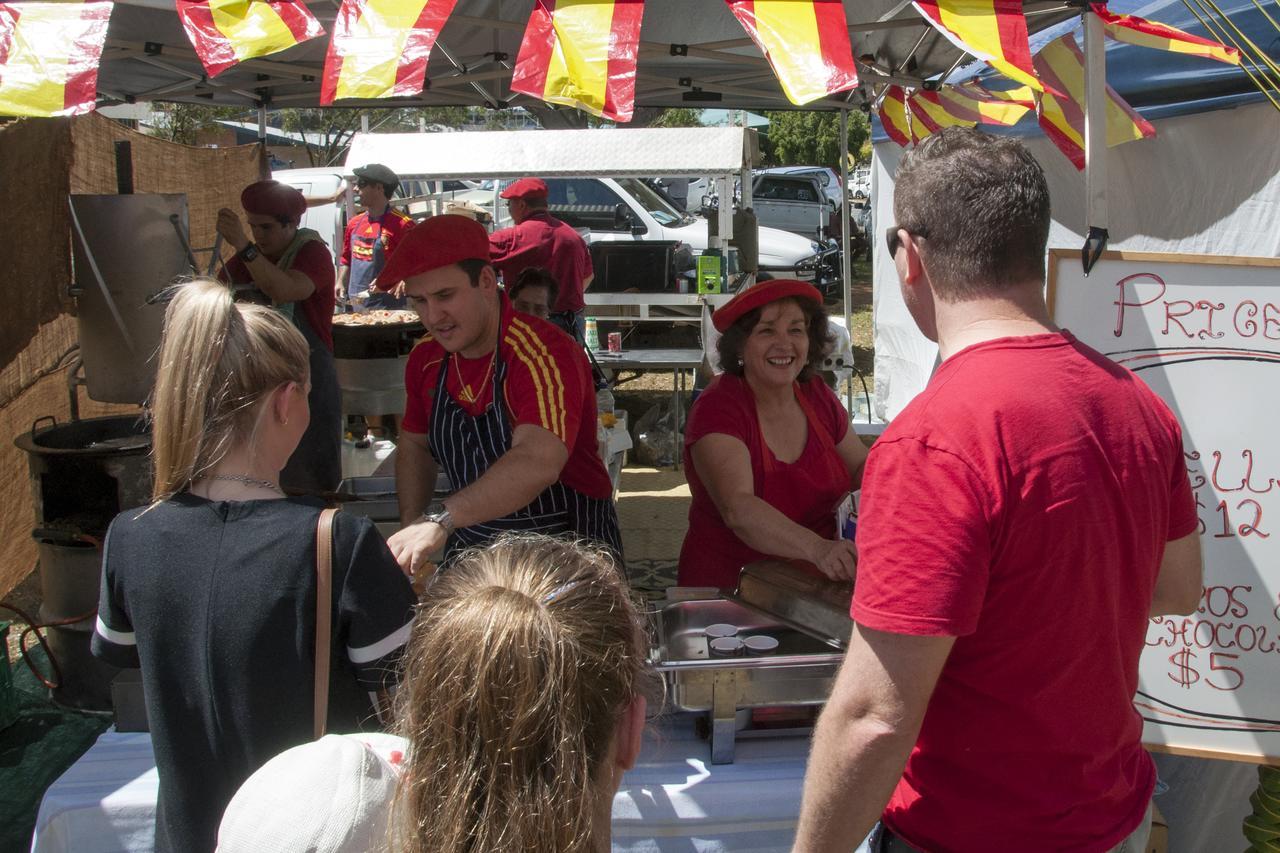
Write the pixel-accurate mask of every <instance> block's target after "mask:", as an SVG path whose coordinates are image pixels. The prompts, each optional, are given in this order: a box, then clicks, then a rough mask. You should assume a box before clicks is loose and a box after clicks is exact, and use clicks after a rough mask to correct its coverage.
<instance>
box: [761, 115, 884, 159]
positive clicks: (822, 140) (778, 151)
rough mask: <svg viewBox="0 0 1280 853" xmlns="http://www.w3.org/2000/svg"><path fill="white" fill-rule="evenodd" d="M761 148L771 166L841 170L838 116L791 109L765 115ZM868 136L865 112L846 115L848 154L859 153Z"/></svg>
mask: <svg viewBox="0 0 1280 853" xmlns="http://www.w3.org/2000/svg"><path fill="white" fill-rule="evenodd" d="M764 115H765V118H767V119H769V129H768V131H767V140H766V143H765V145H764V146H763V147H764V158H765V162H766V163H767V164H768V165H770V166H830V167H831V168H832V169H836V170H839V169H840V116H839V115H838V114H837V113H834V112H814V111H807V110H792V111H787V112H767V113H765V114H764ZM870 136H871V125H870V122H869V121H868V119H867V116H866V114H865V113H863V112H861V111H857V110H852V111H850V112H849V151H851V152H856V153H860V152H861V150H862V144H863V143H864V142H865V141H866V140H867V139H868V138H869V137H870Z"/></svg>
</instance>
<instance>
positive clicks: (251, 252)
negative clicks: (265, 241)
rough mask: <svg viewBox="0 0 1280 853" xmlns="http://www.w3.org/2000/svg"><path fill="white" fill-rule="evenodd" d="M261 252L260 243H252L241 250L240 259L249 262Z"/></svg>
mask: <svg viewBox="0 0 1280 853" xmlns="http://www.w3.org/2000/svg"><path fill="white" fill-rule="evenodd" d="M259 254H260V252H259V251H258V245H257V244H256V243H250V244H249V245H247V246H245V247H244V248H243V249H241V250H240V260H242V261H244V262H245V263H246V264H247V263H249V262H250V261H252V260H253V259H254V258H256V257H258V255H259Z"/></svg>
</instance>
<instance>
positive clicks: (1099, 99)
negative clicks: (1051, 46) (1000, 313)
mask: <svg viewBox="0 0 1280 853" xmlns="http://www.w3.org/2000/svg"><path fill="white" fill-rule="evenodd" d="M1082 17H1083V18H1084V91H1085V98H1084V186H1085V212H1086V217H1085V224H1086V225H1088V226H1089V233H1088V236H1087V237H1086V238H1085V243H1084V246H1083V248H1081V250H1080V260H1081V263H1082V264H1083V266H1084V274H1085V275H1086V276H1087V275H1088V274H1089V271H1090V270H1091V269H1093V265H1094V264H1095V263H1097V260H1098V257H1099V256H1100V255H1101V254H1102V252H1103V250H1104V249H1106V247H1107V240H1108V239H1109V237H1110V235H1109V234H1108V233H1107V220H1108V216H1107V88H1106V87H1107V53H1106V43H1105V42H1104V40H1103V31H1102V19H1101V18H1099V17H1098V16H1097V15H1095V14H1094V13H1093V12H1090V11H1088V10H1086V11H1085V12H1084V13H1083V16H1082Z"/></svg>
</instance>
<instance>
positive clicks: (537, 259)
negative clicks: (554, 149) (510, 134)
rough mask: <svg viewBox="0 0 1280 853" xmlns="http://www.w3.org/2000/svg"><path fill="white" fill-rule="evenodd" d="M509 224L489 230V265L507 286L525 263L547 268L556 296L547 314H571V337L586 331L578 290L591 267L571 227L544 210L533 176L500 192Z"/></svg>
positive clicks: (543, 191) (542, 187) (541, 189)
mask: <svg viewBox="0 0 1280 853" xmlns="http://www.w3.org/2000/svg"><path fill="white" fill-rule="evenodd" d="M501 196H502V197H503V198H505V199H506V200H507V210H508V211H510V212H511V219H512V221H514V222H515V225H513V226H511V227H510V228H504V229H502V230H501V231H495V232H494V233H493V236H491V237H490V238H489V244H490V247H491V255H492V261H493V265H494V266H495V267H497V269H498V271H499V272H501V273H502V281H503V284H505V285H506V286H507V287H510V286H511V285H513V284H514V283H515V281H516V276H518V275H519V274H520V273H521V271H523V270H525V269H528V268H529V267H545V268H546V269H548V270H550V272H551V275H552V276H554V277H555V280H556V283H557V284H558V285H559V288H560V294H559V296H558V297H557V298H556V304H555V305H554V306H552V309H551V310H552V312H553V313H556V314H571V315H573V329H574V336H575V337H577V338H578V340H580V341H581V340H583V339H584V336H585V334H586V315H585V309H586V303H585V302H584V301H583V299H582V294H583V291H585V290H586V289H587V287H589V286H590V284H591V279H592V278H593V277H594V276H595V270H594V269H593V267H592V266H591V252H590V251H589V250H588V249H587V244H586V241H584V240H583V239H582V237H581V236H580V235H579V234H578V232H577V231H575V230H573V228H572V227H571V226H569V225H567V224H566V223H564V222H561V221H560V220H559V219H556V218H555V217H554V216H552V215H551V214H550V213H548V212H547V185H546V183H544V182H543V181H541V180H539V179H538V178H521V179H520V180H518V181H516V182H515V183H513V184H511V186H509V187H507V188H506V189H505V190H503V191H502V193H501Z"/></svg>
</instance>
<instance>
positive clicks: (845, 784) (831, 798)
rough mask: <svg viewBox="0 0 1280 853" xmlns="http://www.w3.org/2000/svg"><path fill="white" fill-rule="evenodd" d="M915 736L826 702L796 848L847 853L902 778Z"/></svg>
mask: <svg viewBox="0 0 1280 853" xmlns="http://www.w3.org/2000/svg"><path fill="white" fill-rule="evenodd" d="M914 743H915V737H914V736H909V737H908V736H904V735H902V734H901V733H899V732H896V731H894V730H893V728H892V727H890V726H887V725H885V724H883V723H881V722H879V721H877V720H875V719H874V718H871V717H865V716H864V717H855V716H851V715H850V714H849V713H848V712H847V711H843V710H841V709H840V708H839V707H833V706H831V705H828V706H827V708H826V709H825V710H824V711H823V713H822V716H821V718H819V720H818V726H817V728H816V730H815V731H814V736H813V746H812V749H811V750H810V753H809V769H808V771H807V772H806V774H805V785H804V802H803V805H802V806H801V810H800V824H799V827H798V828H797V830H796V845H795V848H794V850H795V853H825V851H832V853H835V851H840V853H848V851H850V850H853V849H854V848H856V847H857V846H858V844H859V843H860V842H861V841H862V839H863V838H865V837H866V835H867V833H869V832H870V831H871V828H872V827H873V826H875V823H876V821H877V820H879V819H880V815H881V813H882V812H883V811H884V807H885V804H886V803H888V802H889V796H890V795H891V794H892V793H893V789H894V787H895V786H896V785H897V783H898V780H899V779H900V778H901V777H902V769H903V768H904V767H905V766H906V763H907V757H908V756H909V755H910V754H911V748H912V745H913V744H914Z"/></svg>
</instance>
